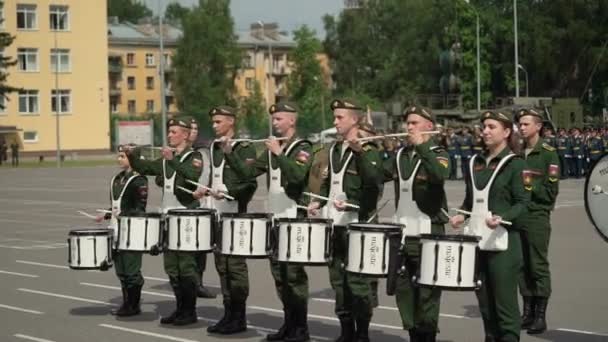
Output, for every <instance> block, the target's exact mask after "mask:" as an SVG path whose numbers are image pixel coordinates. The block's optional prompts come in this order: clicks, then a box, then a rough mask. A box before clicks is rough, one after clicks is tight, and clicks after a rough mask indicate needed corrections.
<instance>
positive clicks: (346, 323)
mask: <svg viewBox="0 0 608 342" xmlns="http://www.w3.org/2000/svg"><path fill="white" fill-rule="evenodd" d="M339 318H340V330H341V331H340V336H338V338H337V339H335V340H334V342H352V341H353V340H354V338H355V322H354V321H353V319H352V318H350V317H339Z"/></svg>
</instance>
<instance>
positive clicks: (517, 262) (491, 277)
mask: <svg viewBox="0 0 608 342" xmlns="http://www.w3.org/2000/svg"><path fill="white" fill-rule="evenodd" d="M486 119H494V120H498V121H501V122H504V123H505V124H506V125H508V127H511V125H512V121H511V120H510V119H509V118H508V117H507V116H506V115H505V114H502V113H494V112H486V113H484V114H482V120H486ZM509 153H511V151H510V149H509V148H508V147H505V148H504V149H503V150H502V151H501V152H500V153H499V154H498V155H497V156H495V157H494V158H492V159H491V160H488V155H487V152H484V153H483V154H481V155H478V156H477V158H476V159H475V164H474V165H473V170H472V172H473V176H474V182H475V183H474V184H473V183H472V180H471V179H470V178H469V179H467V182H466V191H465V199H464V202H463V204H462V209H464V210H467V211H471V209H472V207H473V188H472V187H473V186H475V187H476V188H477V189H482V188H484V187H485V186H486V185H487V183H488V181H489V180H490V177H491V176H492V174H493V173H494V170H495V169H496V167H497V165H498V163H499V162H500V160H501V159H502V158H505V157H507V155H508V154H509ZM524 169H525V162H524V161H523V160H522V159H521V158H518V157H515V158H513V159H512V160H510V161H508V162H507V163H506V164H505V165H504V167H503V168H502V170H501V171H500V173H499V174H498V175H497V176H496V178H495V179H494V183H493V185H492V186H491V188H490V191H489V198H488V199H487V203H488V210H489V211H491V212H492V213H493V214H495V215H498V216H500V217H501V218H502V219H503V220H506V221H513V220H515V219H516V218H518V217H521V216H522V215H524V214H525V213H526V211H527V210H528V205H529V203H530V192H529V191H528V190H526V189H525V188H524V183H523V179H522V172H523V171H524ZM506 228H507V229H508V240H509V241H508V248H507V250H505V251H480V253H479V259H478V270H479V276H480V280H481V281H482V286H481V289H480V290H479V291H477V292H476V294H477V299H478V302H479V309H480V311H481V316H482V318H483V323H484V329H485V332H486V336H487V337H486V341H505V342H511V341H519V332H520V326H521V321H520V316H519V306H518V302H517V285H518V275H519V273H520V271H521V267H522V250H521V240H520V229H521V228H520V227H518V225H517V223H516V222H515V224H514V225H513V226H511V227H509V226H507V227H506Z"/></svg>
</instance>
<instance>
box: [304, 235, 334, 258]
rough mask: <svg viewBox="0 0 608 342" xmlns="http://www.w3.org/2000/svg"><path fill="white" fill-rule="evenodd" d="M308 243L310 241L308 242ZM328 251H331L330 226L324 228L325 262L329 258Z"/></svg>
mask: <svg viewBox="0 0 608 342" xmlns="http://www.w3.org/2000/svg"><path fill="white" fill-rule="evenodd" d="M308 239H309V240H310V237H308ZM308 243H310V241H309V242H308ZM329 251H331V226H326V227H325V253H324V254H325V260H327V261H329V257H330V253H329Z"/></svg>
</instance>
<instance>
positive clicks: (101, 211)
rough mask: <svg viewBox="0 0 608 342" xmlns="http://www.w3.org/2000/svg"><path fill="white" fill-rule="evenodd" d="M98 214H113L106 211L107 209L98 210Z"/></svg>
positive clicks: (110, 211)
mask: <svg viewBox="0 0 608 342" xmlns="http://www.w3.org/2000/svg"><path fill="white" fill-rule="evenodd" d="M95 211H96V212H98V213H104V214H111V213H112V210H105V209H97V210H95Z"/></svg>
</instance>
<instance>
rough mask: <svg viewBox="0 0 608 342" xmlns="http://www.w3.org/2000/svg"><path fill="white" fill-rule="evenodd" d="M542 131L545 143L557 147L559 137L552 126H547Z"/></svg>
mask: <svg viewBox="0 0 608 342" xmlns="http://www.w3.org/2000/svg"><path fill="white" fill-rule="evenodd" d="M542 132H543V140H544V141H545V143H547V144H548V145H549V146H551V147H553V148H557V137H556V136H555V134H554V132H553V129H551V128H550V127H545V128H544V129H543V130H542Z"/></svg>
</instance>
